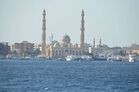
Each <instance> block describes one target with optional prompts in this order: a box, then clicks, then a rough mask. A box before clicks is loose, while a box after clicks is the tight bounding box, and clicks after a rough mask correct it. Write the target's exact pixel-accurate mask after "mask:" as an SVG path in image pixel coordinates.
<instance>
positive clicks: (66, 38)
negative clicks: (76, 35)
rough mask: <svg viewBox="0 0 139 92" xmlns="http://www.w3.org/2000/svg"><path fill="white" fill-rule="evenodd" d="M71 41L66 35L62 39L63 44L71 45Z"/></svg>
mask: <svg viewBox="0 0 139 92" xmlns="http://www.w3.org/2000/svg"><path fill="white" fill-rule="evenodd" d="M70 41H71V39H70V37H69V36H68V35H64V36H63V37H62V42H63V43H70Z"/></svg>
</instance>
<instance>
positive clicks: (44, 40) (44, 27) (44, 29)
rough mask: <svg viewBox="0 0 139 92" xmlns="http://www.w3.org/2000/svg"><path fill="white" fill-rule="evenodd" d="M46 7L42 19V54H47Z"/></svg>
mask: <svg viewBox="0 0 139 92" xmlns="http://www.w3.org/2000/svg"><path fill="white" fill-rule="evenodd" d="M45 15H46V12H45V9H44V10H43V19H42V51H41V54H42V55H43V56H46V33H45V31H46V19H45Z"/></svg>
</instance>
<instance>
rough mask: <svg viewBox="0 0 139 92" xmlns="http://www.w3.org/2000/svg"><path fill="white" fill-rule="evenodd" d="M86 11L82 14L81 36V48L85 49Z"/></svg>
mask: <svg viewBox="0 0 139 92" xmlns="http://www.w3.org/2000/svg"><path fill="white" fill-rule="evenodd" d="M84 30H85V28H84V10H82V13H81V34H80V47H81V48H83V47H84Z"/></svg>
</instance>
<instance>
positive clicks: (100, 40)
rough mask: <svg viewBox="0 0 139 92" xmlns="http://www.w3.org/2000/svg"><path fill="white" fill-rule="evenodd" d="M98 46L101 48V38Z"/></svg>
mask: <svg viewBox="0 0 139 92" xmlns="http://www.w3.org/2000/svg"><path fill="white" fill-rule="evenodd" d="M99 46H101V38H100V40H99Z"/></svg>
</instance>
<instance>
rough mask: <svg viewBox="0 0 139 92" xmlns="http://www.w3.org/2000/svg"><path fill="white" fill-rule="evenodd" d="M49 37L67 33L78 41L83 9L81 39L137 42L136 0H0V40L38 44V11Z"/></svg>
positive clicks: (138, 17) (138, 10) (138, 9)
mask: <svg viewBox="0 0 139 92" xmlns="http://www.w3.org/2000/svg"><path fill="white" fill-rule="evenodd" d="M43 9H46V19H47V25H46V27H47V30H46V35H47V38H46V39H47V43H49V42H50V41H49V36H50V35H51V33H53V34H54V39H56V40H58V41H60V40H61V38H62V36H63V35H65V34H68V35H69V36H70V37H71V42H72V43H79V41H80V25H81V23H80V22H81V10H82V9H84V11H85V42H87V43H92V39H93V38H95V39H96V44H98V42H99V38H100V37H101V38H102V43H103V44H107V45H109V46H129V45H130V44H132V43H137V44H139V0H0V42H5V41H6V42H10V43H14V42H21V41H23V40H27V41H29V42H33V43H41V32H42V30H41V28H42V11H43Z"/></svg>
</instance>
